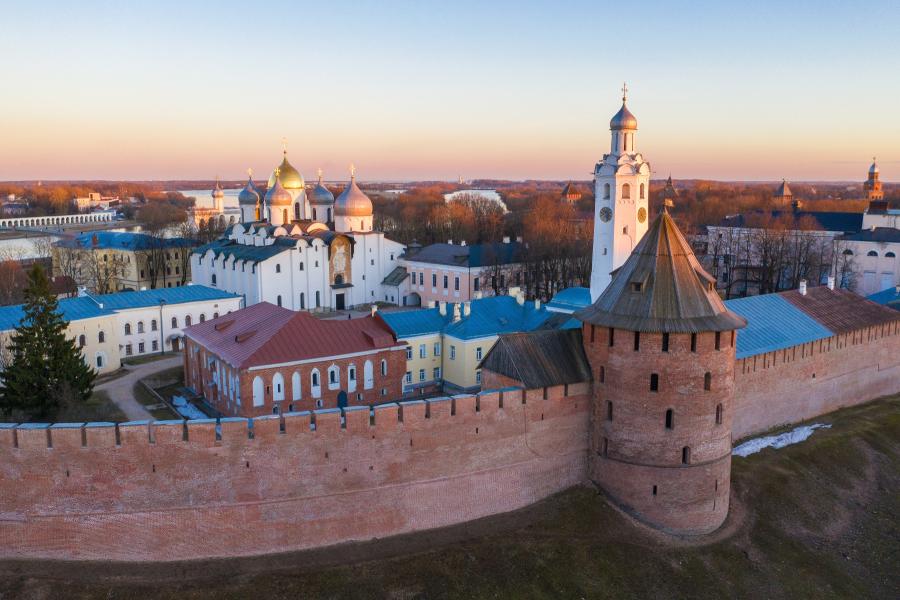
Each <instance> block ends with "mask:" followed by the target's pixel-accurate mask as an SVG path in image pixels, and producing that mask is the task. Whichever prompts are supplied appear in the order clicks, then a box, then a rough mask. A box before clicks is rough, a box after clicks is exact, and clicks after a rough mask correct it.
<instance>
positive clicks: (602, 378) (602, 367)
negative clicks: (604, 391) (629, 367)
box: [600, 365, 606, 383]
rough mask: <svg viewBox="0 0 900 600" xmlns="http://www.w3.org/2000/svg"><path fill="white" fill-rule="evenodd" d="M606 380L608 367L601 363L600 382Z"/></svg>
mask: <svg viewBox="0 0 900 600" xmlns="http://www.w3.org/2000/svg"><path fill="white" fill-rule="evenodd" d="M604 381H606V368H605V367H604V366H603V365H600V383H603V382H604Z"/></svg>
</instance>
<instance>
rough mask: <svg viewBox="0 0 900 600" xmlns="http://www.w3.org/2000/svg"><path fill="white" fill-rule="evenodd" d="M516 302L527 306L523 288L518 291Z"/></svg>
mask: <svg viewBox="0 0 900 600" xmlns="http://www.w3.org/2000/svg"><path fill="white" fill-rule="evenodd" d="M516 303H517V304H518V305H519V306H525V293H524V292H522V291H521V290H519V291H517V292H516Z"/></svg>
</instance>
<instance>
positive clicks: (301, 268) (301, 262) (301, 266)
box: [300, 260, 303, 271]
mask: <svg viewBox="0 0 900 600" xmlns="http://www.w3.org/2000/svg"><path fill="white" fill-rule="evenodd" d="M300 270H301V271H302V270H303V261H302V260H301V261H300Z"/></svg>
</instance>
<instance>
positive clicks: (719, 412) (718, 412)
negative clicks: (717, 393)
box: [716, 404, 724, 425]
mask: <svg viewBox="0 0 900 600" xmlns="http://www.w3.org/2000/svg"><path fill="white" fill-rule="evenodd" d="M723 413H724V410H723V408H722V405H721V404H717V405H716V425H721V424H722V416H723Z"/></svg>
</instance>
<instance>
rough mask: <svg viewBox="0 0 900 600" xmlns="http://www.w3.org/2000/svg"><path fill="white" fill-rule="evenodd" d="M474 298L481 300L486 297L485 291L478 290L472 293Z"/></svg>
mask: <svg viewBox="0 0 900 600" xmlns="http://www.w3.org/2000/svg"><path fill="white" fill-rule="evenodd" d="M472 298H473V299H475V300H481V299H482V298H484V292H482V291H481V290H478V291H477V292H475V293H474V294H472Z"/></svg>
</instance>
